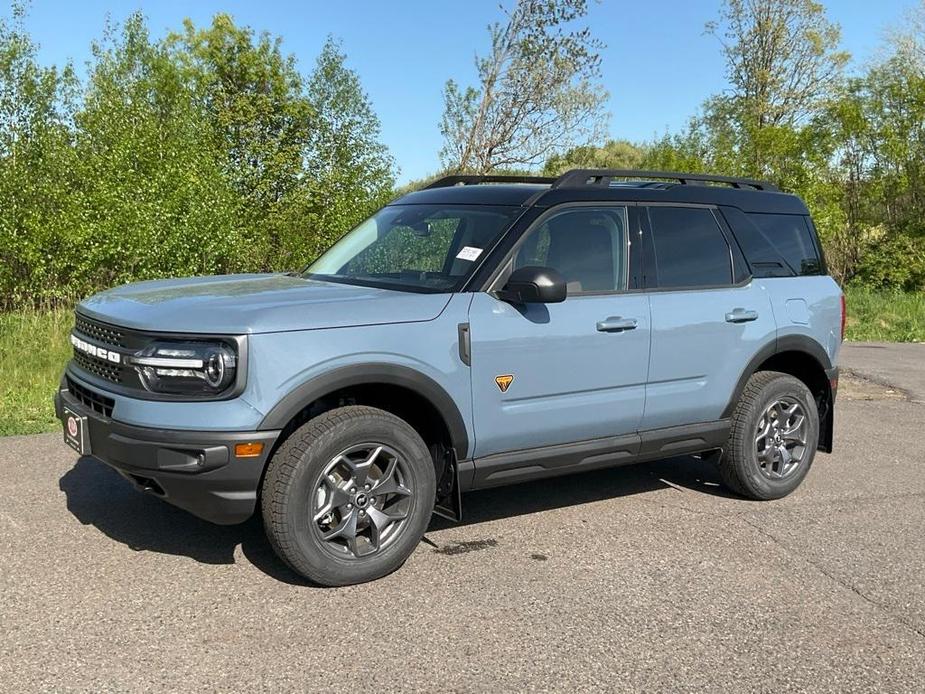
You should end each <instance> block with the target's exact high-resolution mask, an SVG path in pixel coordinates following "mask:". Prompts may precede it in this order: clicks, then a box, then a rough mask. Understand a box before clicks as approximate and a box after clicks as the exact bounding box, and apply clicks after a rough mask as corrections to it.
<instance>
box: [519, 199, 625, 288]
mask: <svg viewBox="0 0 925 694" xmlns="http://www.w3.org/2000/svg"><path fill="white" fill-rule="evenodd" d="M626 250H627V243H626V208H624V207H606V208H597V207H581V208H574V209H570V210H564V211H562V212H560V213H558V214H555V215H553V216H551V217H549V218H548V219H547V220H546V221H544V222H543V223H542V224H541V225H540V226H538V227H537V228H536V229H534V230H533V231H531V232H530V233H529V234H528V235H527V236H526V238H525V239H524V241H523V244H522V245H521V246H520V248H519V249H518V251H517V254H516V255H515V256H514V265H513V269H515V270H516V269H517V268H521V267H526V266H529V265H537V266H541V267H550V268H553V269H554V270H557V271H558V272H559V273H560V274H561V275H562V276H563V277H564V278H565V281H566V285H567V287H568V293H569V294H570V295H571V294H582V293H588V292H606V291H615V290H618V289H625V288H626V270H627V257H626Z"/></svg>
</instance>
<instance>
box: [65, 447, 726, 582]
mask: <svg viewBox="0 0 925 694" xmlns="http://www.w3.org/2000/svg"><path fill="white" fill-rule="evenodd" d="M58 486H59V488H60V489H61V491H62V492H64V494H65V496H66V497H67V509H68V511H70V513H71V514H72V515H73V516H74V517H75V518H76V519H77V520H78V521H80V522H81V523H82V524H84V525H92V526H94V527H95V528H97V529H98V530H99V531H100V532H102V533H103V534H105V535H106V536H107V537H109V538H111V539H113V540H115V541H116V542H121V543H122V544H124V545H126V546H127V547H130V548H131V549H133V550H136V551H139V552H141V551H145V552H160V553H163V554H173V555H177V556H186V557H190V558H191V559H195V560H196V561H198V562H202V563H203V564H233V563H235V550H236V548H237V547H238V545H240V546H241V551H242V553H243V554H244V556H245V558H246V559H247V560H248V561H249V562H250V563H251V564H253V566H254V567H255V568H257V569H259V570H260V571H262V572H263V573H265V574H267V575H268V576H270V577H272V578H275V579H276V580H279V581H282V582H284V583H289V584H293V585H314V584H312V583H310V582H308V581H306V580H305V579H303V578H302V577H300V576H299V575H298V574H296V573H295V572H293V571H292V570H290V569H289V568H288V567H287V566H286V565H285V564H284V563H283V562H282V561H281V560H280V559H279V558H278V557H277V556H276V554H275V553H274V552H273V550H272V548H271V547H270V545H269V543H268V542H267V539H266V536H265V535H264V532H263V525H262V523H261V520H260V517H259V514H255V515H254V517H253V518H251V519H250V520H249V521H247V522H245V523H242V524H240V525H225V526H222V525H214V524H212V523H209V522H207V521H204V520H201V519H199V518H196V517H195V516H192V515H190V514H189V513H186V512H185V511H182V510H180V509H178V508H175V507H173V506H171V505H170V504H167V503H165V502H164V501H161V500H160V499H158V498H156V497H153V496H149V495H146V494H142V493H140V492H138V491H136V490H135V489H134V488H133V487H132V485H131V484H130V483H129V482H128V481H127V480H125V479H124V478H123V477H121V476H120V475H119V474H118V473H116V472H115V471H114V470H112V469H110V468H108V467H107V466H106V465H104V464H103V463H100V462H98V461H96V460H94V459H92V458H80V459H79V460H78V461H77V463H76V464H75V465H74V467H73V468H71V469H70V470H68V471H67V472H66V473H65V474H64V475H62V477H61V479H60V480H59V483H58ZM669 487H675V488H681V489H690V490H693V491H697V492H702V493H707V494H712V495H717V496H724V497H727V496H731V495H730V494H728V493H727V492H726V491H725V489H723V488H722V487H721V486H719V477H718V474H717V472H716V469H715V467H714V466H713V465H712V464H711V463H709V462H706V461H701V460H698V459H695V458H691V457H684V458H670V459H666V460H660V461H656V462H650V463H640V464H637V465H631V466H627V467H618V468H612V469H607V470H598V471H594V472H586V473H582V474H576V475H568V476H563V477H558V478H554V479H546V480H540V481H537V482H528V483H524V484H519V485H513V486H508V487H499V488H496V489H488V490H482V491H476V492H470V493H468V494H466V495H465V497H464V499H463V521H462V523H461V524H459V525H462V526H467V525H475V524H478V523H484V522H487V521H491V520H497V519H500V518H509V517H514V516H520V515H525V514H530V513H537V512H541V511H548V510H552V509H556V508H562V507H564V506H579V505H581V504H587V503H592V502H595V501H602V500H604V499H615V498H619V497H622V496H629V495H632V494H641V493H645V492H652V491H656V490H660V489H666V488H669ZM453 525H457V524H454V523H451V522H450V521H446V520H444V519H442V518H438V517H436V516H435V517H434V519H433V521H431V524H430V527H429V528H428V532H433V531H439V530H441V529H444V528H447V527H451V526H453ZM425 541H426V542H429V543H430V544H432V545H433V544H434V543H433V542H431V541H430V540H428V539H426V538H425Z"/></svg>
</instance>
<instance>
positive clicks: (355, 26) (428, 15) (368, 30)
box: [4, 0, 916, 183]
mask: <svg viewBox="0 0 925 694" xmlns="http://www.w3.org/2000/svg"><path fill="white" fill-rule="evenodd" d="M504 1H505V3H506V4H509V3H510V2H512V0H504ZM915 1H916V0H877V1H876V2H871V1H870V0H824V2H825V5H826V7H827V8H828V14H829V17H830V18H831V19H833V20H834V21H836V22H838V23H839V24H840V25H841V28H842V38H843V44H844V47H845V48H846V49H847V50H848V51H850V52H851V53H852V55H853V56H854V62H853V65H854V67H855V68H859V67H861V66H863V65H864V63H865V62H866V61H868V60H870V59H871V58H872V57H874V56H875V55H876V52H877V51H878V49H879V47H880V45H881V43H882V40H883V38H884V35H885V32H886V30H887V29H888V28H890V27H896V26H900V25H901V22H902V20H903V18H904V16H905V14H906V12H907V11H908V10H910V9H911V8H912V7H913V6H914V3H915ZM719 6H720V0H680V1H679V0H661V1H659V2H656V1H654V0H650V1H648V2H627V1H625V0H602V2H600V3H592V4H591V10H590V13H589V16H588V18H587V23H588V24H589V25H590V26H591V28H592V30H593V32H594V33H595V35H596V36H597V37H598V38H600V39H601V40H603V41H604V42H605V43H606V44H607V48H606V49H605V50H604V51H603V52H602V66H601V67H602V73H603V80H602V81H603V85H604V87H605V88H606V89H607V91H608V92H609V94H610V98H609V102H608V105H607V110H608V111H609V112H610V114H611V118H610V134H611V136H612V137H615V138H624V139H628V140H632V141H645V140H649V139H652V138H653V137H656V136H658V135H661V134H663V133H664V132H665V131H666V130H668V131H675V130H678V129H680V128H682V127H683V126H684V125H685V124H686V123H687V121H688V119H689V118H690V117H691V116H692V115H693V114H694V113H696V111H697V108H698V107H699V105H700V104H701V103H702V102H703V100H704V99H705V98H706V97H707V96H709V95H710V94H713V93H716V92H718V91H721V90H723V89H724V87H725V77H724V66H723V61H722V56H721V55H720V48H719V44H718V42H717V40H716V38H714V37H712V36H707V35H705V34H704V31H703V29H704V24H705V23H706V22H708V21H710V20H712V19H715V18H716V17H717V15H718V10H719ZM135 10H141V11H142V12H143V13H144V14H145V16H146V17H147V18H148V24H149V27H150V29H151V32H152V34H153V35H155V36H161V35H163V34H166V33H167V32H169V31H171V30H174V29H178V28H179V27H180V26H181V23H182V21H183V19H184V18H186V17H190V18H191V19H192V20H193V21H194V22H195V23H196V24H200V25H204V24H207V23H209V21H210V19H211V17H212V16H213V15H214V14H216V13H217V12H227V13H229V14H231V15H232V16H233V17H234V18H235V21H236V22H237V23H238V24H242V25H248V26H250V27H252V28H254V29H256V30H265V31H268V32H270V33H271V34H273V35H276V36H279V37H281V38H282V40H283V50H284V51H286V52H287V53H291V54H294V55H295V56H296V59H297V61H298V64H299V67H300V69H301V70H302V71H303V72H304V73H308V72H310V71H311V69H312V66H313V64H314V61H315V58H316V56H317V54H318V51H319V50H320V48H321V45H322V43H323V42H324V40H325V38H326V37H327V36H328V35H329V34H330V35H333V36H335V37H337V38H338V39H340V41H341V42H342V46H343V49H344V51H345V52H346V54H347V62H348V65H349V67H351V68H352V69H354V70H356V72H357V73H358V74H359V75H360V79H361V81H362V84H363V87H364V89H365V90H366V92H367V93H368V95H369V97H370V100H371V101H372V104H373V107H374V109H375V111H376V113H377V114H378V116H379V118H380V120H381V122H382V140H383V142H384V143H385V144H386V145H387V146H388V148H389V150H390V151H391V153H392V155H393V156H394V157H395V160H396V162H397V164H398V167H399V169H400V173H399V177H398V178H399V182H400V183H404V182H407V181H408V180H412V179H418V178H421V177H423V176H426V175H428V174H431V173H434V172H436V171H437V170H438V169H439V157H438V153H439V150H440V146H441V136H440V130H439V122H440V116H441V114H442V111H443V85H444V84H445V82H446V80H447V79H449V78H453V79H455V80H456V81H457V82H460V83H463V84H466V83H469V82H472V81H473V79H474V77H475V69H474V66H473V59H474V56H475V54H476V53H484V51H485V48H486V46H487V43H488V32H487V30H486V27H487V26H488V24H490V23H491V22H494V21H497V20H498V19H499V18H500V17H501V13H500V11H499V9H498V0H463V1H460V0H455V1H450V0H429V1H426V0H393V1H392V2H382V1H378V2H376V1H374V0H352V1H350V2H345V1H343V0H341V1H340V2H338V1H337V0H327V1H318V0H303V1H301V2H300V1H299V0H261V1H260V2H243V1H240V0H223V1H222V0H193V1H190V0H187V1H186V2H180V1H178V0H160V1H155V0H123V1H118V0H71V1H70V2H50V1H49V0H32V2H31V8H30V11H29V16H28V18H27V22H26V27H27V29H28V30H29V32H30V33H31V35H32V37H33V39H34V40H35V41H36V42H37V43H38V44H39V45H40V49H39V59H40V60H41V61H42V62H43V63H45V64H48V65H51V64H56V65H61V64H63V63H65V62H67V61H68V60H70V61H71V62H73V64H74V65H75V67H77V68H78V69H81V68H83V66H84V65H85V63H86V61H87V59H88V57H89V54H90V44H91V42H92V41H93V40H94V39H98V38H100V37H101V35H102V32H103V27H104V25H105V23H106V21H107V18H108V19H109V20H111V21H116V22H119V21H121V20H123V19H125V17H126V16H127V15H129V14H130V13H131V12H133V11H135ZM4 14H8V12H6V13H4Z"/></svg>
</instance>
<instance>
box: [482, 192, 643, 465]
mask: <svg viewBox="0 0 925 694" xmlns="http://www.w3.org/2000/svg"><path fill="white" fill-rule="evenodd" d="M635 209H636V208H634V207H626V206H622V205H595V206H569V207H565V208H558V209H557V210H556V211H554V212H550V213H547V214H546V215H544V216H543V217H541V218H540V219H539V220H538V221H537V222H536V223H535V224H534V226H533V227H532V229H531V230H529V231H528V232H526V234H525V235H524V237H523V238H522V239H521V241H520V242H519V244H518V246H517V247H516V249H515V251H514V252H513V256H512V258H511V259H510V261H508V263H507V264H506V267H505V270H504V271H503V272H502V276H501V277H500V278H499V279H498V280H497V281H496V283H495V286H496V287H500V286H502V285H503V283H504V280H505V279H506V276H507V275H509V274H510V272H511V271H512V270H513V269H516V268H518V267H523V266H526V265H539V266H545V267H552V268H555V269H556V270H558V271H559V272H560V273H561V274H562V275H563V276H564V277H565V279H566V281H567V282H568V297H567V298H566V300H565V301H563V302H562V303H556V304H527V305H522V306H513V305H511V304H508V303H505V302H503V301H500V300H499V299H496V298H495V297H494V296H492V295H491V294H490V293H485V292H480V293H477V294H475V295H474V297H473V300H472V304H471V307H470V311H469V323H470V335H471V373H472V400H473V421H474V423H475V439H476V445H475V454H476V456H479V457H482V456H486V455H491V454H494V453H499V452H506V451H516V450H522V449H530V448H538V447H544V446H552V445H556V444H564V443H574V442H579V441H587V440H591V439H600V438H604V437H609V436H617V435H621V434H631V433H634V432H635V431H636V429H637V427H638V426H639V422H640V419H641V418H642V412H643V406H644V402H645V382H646V371H647V368H648V360H649V302H648V297H647V296H646V295H645V294H644V293H641V292H632V291H628V286H629V285H630V284H632V280H631V279H630V277H631V276H633V270H635V269H636V268H630V254H631V253H630V248H631V244H630V236H631V233H630V220H631V219H632V220H633V221H634V222H636V215H635ZM631 212H632V213H631ZM636 228H637V229H638V222H637V226H636Z"/></svg>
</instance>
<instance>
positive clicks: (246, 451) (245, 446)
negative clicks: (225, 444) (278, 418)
mask: <svg viewBox="0 0 925 694" xmlns="http://www.w3.org/2000/svg"><path fill="white" fill-rule="evenodd" d="M261 453H263V443H262V442H260V441H251V442H249V443H236V444H235V446H234V455H235V457H236V458H256V457H257V456H259V455H260V454H261Z"/></svg>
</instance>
